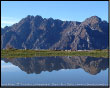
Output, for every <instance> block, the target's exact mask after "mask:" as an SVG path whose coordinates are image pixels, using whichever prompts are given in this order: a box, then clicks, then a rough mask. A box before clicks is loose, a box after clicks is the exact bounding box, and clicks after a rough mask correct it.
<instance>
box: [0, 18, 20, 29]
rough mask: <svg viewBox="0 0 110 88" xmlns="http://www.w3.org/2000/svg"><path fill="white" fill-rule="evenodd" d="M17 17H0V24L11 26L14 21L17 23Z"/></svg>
mask: <svg viewBox="0 0 110 88" xmlns="http://www.w3.org/2000/svg"><path fill="white" fill-rule="evenodd" d="M17 22H18V19H17V18H13V17H1V26H2V27H5V26H11V25H12V24H14V23H17Z"/></svg>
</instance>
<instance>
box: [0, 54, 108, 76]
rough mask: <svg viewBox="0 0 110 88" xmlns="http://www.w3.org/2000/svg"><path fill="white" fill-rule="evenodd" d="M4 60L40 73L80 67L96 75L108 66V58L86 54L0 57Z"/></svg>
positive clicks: (28, 70)
mask: <svg viewBox="0 0 110 88" xmlns="http://www.w3.org/2000/svg"><path fill="white" fill-rule="evenodd" d="M2 60H3V61H5V62H11V63H12V64H13V65H16V66H18V67H19V68H20V69H21V70H22V71H25V72H26V73H28V74H31V73H36V74H40V73H41V72H42V71H49V72H51V71H53V70H56V71H58V70H61V69H78V68H82V69H84V70H85V71H86V72H88V73H90V74H92V75H96V74H98V73H99V72H100V71H101V70H106V69H107V68H108V66H109V65H108V62H109V61H108V58H94V57H88V56H63V57H59V56H56V57H34V58H18V59H6V58H3V59H2Z"/></svg>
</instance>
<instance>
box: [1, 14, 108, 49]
mask: <svg viewBox="0 0 110 88" xmlns="http://www.w3.org/2000/svg"><path fill="white" fill-rule="evenodd" d="M108 31H109V30H108V23H107V22H106V21H102V20H101V18H99V17H97V16H92V17H90V18H87V19H86V20H85V21H83V22H77V21H61V20H59V19H53V18H48V19H47V18H42V17H41V16H38V15H37V16H35V17H34V16H30V15H29V16H27V17H26V18H23V19H22V20H21V21H20V22H18V23H16V24H14V25H12V26H6V27H4V28H1V47H2V49H5V48H7V47H8V46H12V47H13V48H17V49H50V50H51V49H52V50H54V49H58V50H65V49H68V50H69V49H71V50H84V49H86V50H92V49H106V48H108Z"/></svg>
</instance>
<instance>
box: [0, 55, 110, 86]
mask: <svg viewBox="0 0 110 88" xmlns="http://www.w3.org/2000/svg"><path fill="white" fill-rule="evenodd" d="M1 81H2V82H1V83H2V86H3V85H11V86H22V85H23V86H30V85H31V86H36V85H42V86H43V85H44V86H48V85H49V86H76V85H108V58H93V57H86V56H61V57H60V56H56V57H34V58H13V59H8V58H2V61H1Z"/></svg>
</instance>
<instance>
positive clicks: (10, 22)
mask: <svg viewBox="0 0 110 88" xmlns="http://www.w3.org/2000/svg"><path fill="white" fill-rule="evenodd" d="M14 23H16V21H1V24H14Z"/></svg>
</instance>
